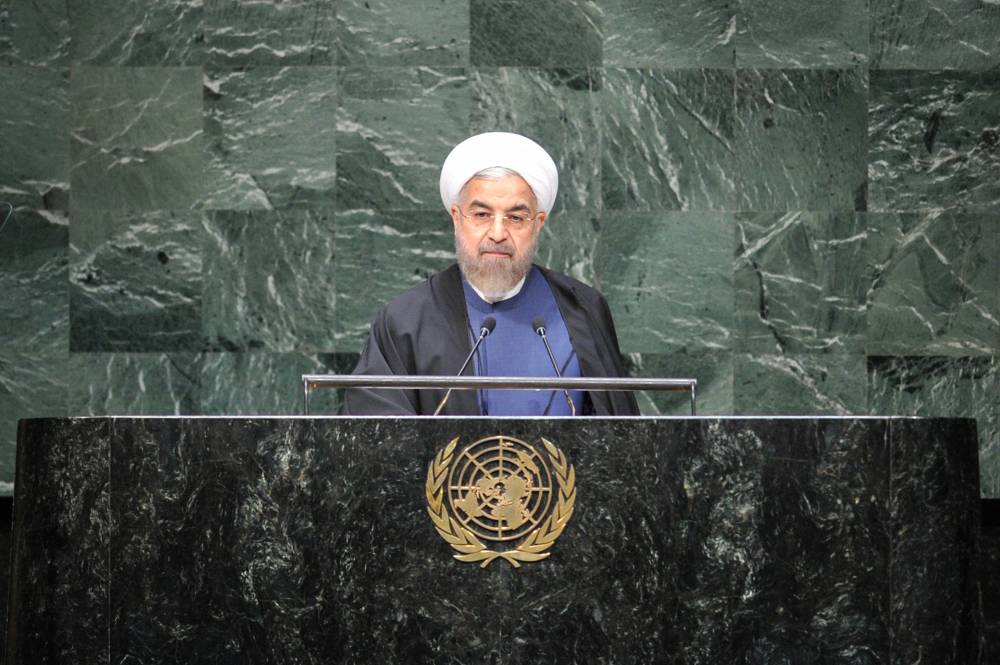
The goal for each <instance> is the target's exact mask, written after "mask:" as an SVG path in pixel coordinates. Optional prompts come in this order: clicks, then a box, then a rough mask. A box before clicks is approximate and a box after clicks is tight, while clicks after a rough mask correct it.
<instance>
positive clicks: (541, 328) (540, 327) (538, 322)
mask: <svg viewBox="0 0 1000 665" xmlns="http://www.w3.org/2000/svg"><path fill="white" fill-rule="evenodd" d="M531 327H532V328H533V329H534V331H535V334H536V335H538V336H539V337H541V338H542V341H543V342H544V343H545V350H546V351H548V352H549V360H550V361H552V369H554V370H555V371H556V376H557V377H559V378H560V379H561V378H562V372H560V371H559V364H558V363H556V357H555V355H554V354H553V353H552V347H551V346H549V338H548V337H546V336H545V319H543V318H542V317H540V316H539V317H538V318H537V319H535V320H534V321H532V322H531ZM563 395H565V396H566V402H567V403H568V404H569V411H570V413H571V414H572V415H574V416H575V415H576V405H575V404H573V398H572V397H570V396H569V391H568V390H566V389H565V388H563Z"/></svg>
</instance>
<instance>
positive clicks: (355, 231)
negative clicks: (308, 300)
mask: <svg viewBox="0 0 1000 665" xmlns="http://www.w3.org/2000/svg"><path fill="white" fill-rule="evenodd" d="M336 234H337V235H336V244H337V261H336V263H335V264H334V266H333V273H334V275H335V280H334V281H335V283H336V285H337V320H336V328H335V329H336V334H337V342H336V350H337V351H338V352H342V351H347V352H351V351H354V352H359V351H361V349H362V348H364V345H365V341H366V340H367V339H368V328H369V325H370V324H371V322H372V319H374V317H375V313H376V312H377V311H378V310H379V309H381V308H382V306H383V305H385V304H386V303H388V302H390V301H392V300H394V299H395V298H396V297H397V296H398V295H400V294H401V293H403V292H404V291H406V290H407V289H409V288H411V287H413V286H416V285H417V284H419V283H420V282H422V281H424V280H425V279H427V278H428V277H430V276H431V275H433V274H434V273H436V272H438V271H440V270H444V269H445V268H447V267H448V266H449V265H451V264H452V263H454V262H455V233H454V227H453V226H452V223H451V219H450V218H449V217H448V214H447V213H446V212H445V211H444V210H443V209H441V210H433V211H427V210H425V211H419V210H413V211H395V212H375V211H373V210H354V211H348V212H343V213H337V230H336ZM331 350H332V349H331Z"/></svg>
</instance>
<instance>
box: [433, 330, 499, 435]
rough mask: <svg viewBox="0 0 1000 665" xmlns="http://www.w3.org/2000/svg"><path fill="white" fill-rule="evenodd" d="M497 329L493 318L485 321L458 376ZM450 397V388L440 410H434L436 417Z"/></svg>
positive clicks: (439, 405)
mask: <svg viewBox="0 0 1000 665" xmlns="http://www.w3.org/2000/svg"><path fill="white" fill-rule="evenodd" d="M496 327H497V320H496V319H494V318H493V317H492V316H487V317H486V318H485V319H483V325H482V327H481V328H479V339H477V340H476V343H475V344H474V345H473V346H472V350H471V351H469V355H468V356H467V357H466V359H465V362H464V363H462V369H460V370H458V376H462V372H464V371H465V368H466V367H468V366H469V361H471V360H472V356H474V355H475V354H476V349H478V348H479V345H480V344H482V343H483V340H484V339H486V338H487V337H488V336H489V334H490V333H491V332H493V329H494V328H496ZM449 397H451V388H448V392H446V393H445V394H444V399H442V400H441V403H440V404H438V408H436V409H434V415H435V416H436V415H438V414H439V413H441V409H443V408H444V405H445V402H447V401H448V398H449Z"/></svg>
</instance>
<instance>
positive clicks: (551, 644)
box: [501, 422, 888, 663]
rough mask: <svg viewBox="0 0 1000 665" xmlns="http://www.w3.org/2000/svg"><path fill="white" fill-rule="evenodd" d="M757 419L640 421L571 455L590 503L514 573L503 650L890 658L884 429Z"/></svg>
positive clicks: (551, 658)
mask: <svg viewBox="0 0 1000 665" xmlns="http://www.w3.org/2000/svg"><path fill="white" fill-rule="evenodd" d="M755 430H756V431H754V430H751V429H749V428H745V427H742V426H740V425H737V424H735V423H717V424H708V425H700V424H696V423H691V422H689V423H685V424H684V425H679V426H677V427H676V428H673V429H672V430H671V431H670V433H669V435H666V433H665V432H663V433H661V434H660V435H659V436H657V435H656V434H653V432H655V431H656V430H655V429H653V428H649V429H647V428H645V427H643V426H641V425H636V426H632V427H622V428H621V429H620V430H618V432H620V433H619V434H618V435H617V437H616V436H614V435H612V436H611V437H608V438H604V439H601V438H598V437H591V440H589V441H587V445H586V446H580V447H574V448H573V449H572V452H568V454H569V455H571V456H572V459H574V460H575V463H576V466H577V478H578V483H579V485H580V487H587V488H589V492H588V498H587V503H586V505H585V507H581V508H580V509H579V510H578V512H577V514H576V515H575V516H574V519H579V522H578V523H577V524H576V528H575V529H574V530H573V532H569V531H567V533H566V534H564V536H563V537H562V539H561V540H560V544H561V545H563V547H564V548H565V549H563V550H561V551H560V554H562V556H561V557H559V558H556V557H555V556H553V558H552V559H551V560H550V561H548V562H547V565H546V566H544V567H536V568H531V569H526V570H524V571H523V572H519V573H518V574H516V575H511V576H510V579H509V582H508V584H507V585H508V587H509V592H508V593H509V596H510V597H509V600H507V599H506V598H505V599H504V600H505V604H504V605H503V606H501V611H502V612H503V614H504V615H505V616H507V617H509V619H508V621H507V622H506V623H507V624H508V626H509V627H508V628H507V631H506V632H507V633H508V634H515V635H517V636H518V638H517V639H515V640H512V641H510V642H509V646H508V651H506V652H505V653H504V658H502V659H501V661H502V662H511V663H530V662H542V661H548V662H608V663H612V662H614V663H618V662H661V661H662V662H691V663H734V662H823V661H824V660H827V661H836V660H837V659H838V658H845V656H846V655H847V654H850V653H852V651H853V652H859V651H860V652H862V653H868V654H875V655H876V656H877V657H872V658H870V659H867V660H859V661H856V662H873V663H874V662H885V659H886V657H887V651H888V648H887V647H888V631H887V628H886V624H885V617H886V615H887V613H888V607H887V605H888V603H887V600H888V594H887V593H886V589H885V587H884V586H882V582H883V580H884V577H883V571H884V570H885V569H886V568H887V565H888V556H887V542H886V541H887V539H886V537H885V535H884V533H881V532H880V530H879V528H878V527H876V526H875V523H877V522H878V521H879V520H880V519H884V518H885V503H886V494H887V491H886V490H887V487H886V485H885V483H884V482H879V479H878V478H877V474H878V472H877V471H876V469H878V468H880V467H882V466H883V465H884V464H885V458H886V457H887V455H886V445H885V442H884V438H883V440H879V438H878V437H877V436H873V434H876V433H874V432H868V431H866V428H864V427H863V426H857V425H855V426H854V427H844V426H842V425H841V424H839V423H831V424H829V425H827V426H824V425H822V424H818V423H817V426H815V427H812V426H811V427H809V428H808V431H803V430H802V429H799V430H797V431H796V430H794V428H790V427H788V426H787V424H784V423H781V424H779V423H767V424H766V425H763V426H761V427H760V428H755ZM643 441H648V442H650V443H652V442H654V441H655V447H654V448H646V447H645V446H644V445H643V443H642V442H643ZM861 441H863V442H864V444H860V442H861ZM857 445H864V446H865V447H864V450H865V453H866V459H864V460H863V461H861V460H856V458H855V457H854V456H855V455H856V449H855V446H857ZM605 446H607V447H605ZM601 458H604V459H610V458H615V459H622V460H637V459H640V458H641V459H642V460H643V464H641V465H636V464H623V465H621V466H617V465H614V466H613V467H612V465H609V464H608V463H607V462H605V463H603V464H601V463H597V462H596V460H598V459H601ZM848 460H854V462H855V463H856V464H857V466H856V467H855V466H851V467H848V466H847V465H848V464H849V462H848ZM858 470H862V471H861V473H858ZM659 497H671V498H670V499H669V500H667V501H661V500H660V499H659ZM817 550H821V551H822V552H823V555H822V556H815V555H810V554H809V552H815V551H817ZM564 552H565V554H564ZM666 552H670V554H669V555H668V556H663V554H664V553H666ZM859 564H860V565H859ZM629 607H641V608H642V610H641V611H633V612H629V611H627V608H629ZM557 631H558V632H557ZM556 635H558V638H556Z"/></svg>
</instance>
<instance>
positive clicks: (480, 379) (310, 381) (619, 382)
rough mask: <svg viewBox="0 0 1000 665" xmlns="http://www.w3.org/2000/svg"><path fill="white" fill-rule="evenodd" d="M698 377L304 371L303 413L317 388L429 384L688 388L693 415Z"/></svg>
mask: <svg viewBox="0 0 1000 665" xmlns="http://www.w3.org/2000/svg"><path fill="white" fill-rule="evenodd" d="M697 387H698V381H697V379H633V378H621V379H619V378H591V377H583V378H555V377H525V376H426V375H412V376H397V375H375V374H303V375H302V397H303V413H304V414H305V415H309V402H310V398H311V396H312V392H313V390H315V389H323V388H333V389H337V388H389V389H396V390H419V389H427V388H438V389H450V390H484V389H488V390H582V391H590V390H601V391H606V390H620V391H630V390H653V391H666V392H686V393H688V394H689V395H690V399H691V415H692V416H693V415H695V414H696V411H697V407H696V397H695V391H696V388H697Z"/></svg>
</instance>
